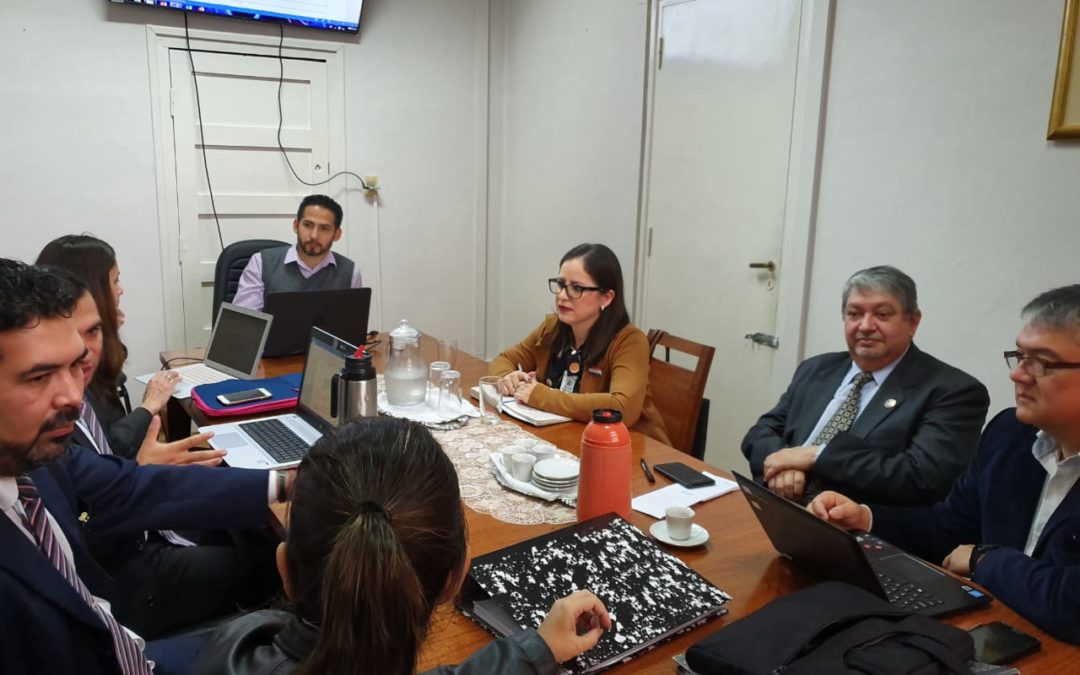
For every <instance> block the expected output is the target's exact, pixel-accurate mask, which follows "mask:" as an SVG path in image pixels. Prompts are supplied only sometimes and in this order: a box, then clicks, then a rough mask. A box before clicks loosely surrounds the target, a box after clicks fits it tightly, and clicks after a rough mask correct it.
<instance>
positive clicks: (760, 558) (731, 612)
mask: <svg viewBox="0 0 1080 675" xmlns="http://www.w3.org/2000/svg"><path fill="white" fill-rule="evenodd" d="M380 339H381V343H380V345H379V346H377V347H375V348H374V350H373V351H374V359H375V366H376V369H377V370H378V372H382V371H383V363H384V360H385V354H386V344H387V343H386V339H387V338H386V336H385V335H381V336H380ZM421 350H422V353H423V356H424V360H425V361H426V362H428V363H430V362H431V361H433V360H435V354H436V342H435V340H433V339H432V338H429V337H428V336H424V337H423V338H422V341H421ZM185 355H194V354H192V353H186V352H163V353H162V354H161V358H162V362H163V363H165V362H166V360H167V359H175V358H178V357H182V356H185ZM177 365H180V364H179V363H178V364H177ZM302 365H303V357H301V356H296V357H286V358H279V359H264V361H263V364H262V367H261V372H260V373H259V374H258V375H257V376H258V377H273V376H276V375H284V374H287V373H294V372H298V371H300V370H301V368H302ZM457 368H458V370H459V371H461V376H462V389H463V390H464V391H467V387H470V386H473V385H475V384H476V382H477V381H478V380H479V378H480V377H481V376H482V375H485V374H486V372H487V364H486V363H485V362H483V361H482V360H480V359H477V358H475V357H473V356H470V355H468V354H465V353H463V352H459V354H458V358H457ZM197 412H198V411H195V410H193V409H192V407H191V406H190V401H184V402H182V403H181V402H177V401H176V400H175V399H172V400H171V401H170V404H169V407H168V409H167V412H166V415H167V416H168V420H167V422H168V423H167V429H168V430H169V432H170V434H172V436H171V437H175V434H178V433H184V434H186V433H187V432H188V431H187V430H188V429H189V425H190V421H191V420H192V419H194V421H195V422H196V423H197V424H206V423H208V420H207V419H206V418H205V417H202V416H201V415H199V414H197ZM193 413H195V414H193ZM505 419H506V420H507V421H510V422H514V423H517V422H516V420H514V419H512V418H510V417H505ZM522 426H523V428H525V429H526V430H527V431H529V432H531V433H533V434H535V435H536V436H538V437H540V438H543V439H545V440H548V441H550V442H552V443H554V444H555V445H556V446H558V447H560V448H563V449H565V450H569V451H570V452H573V453H575V454H576V453H577V451H578V447H579V445H580V441H581V432H582V429H583V428H584V425H583V424H581V423H576V422H574V423H567V424H558V425H554V426H549V427H543V428H535V427H530V426H526V425H522ZM631 436H632V439H633V454H634V459H633V461H634V466H635V470H634V472H633V474H632V475H633V477H634V479H633V480H634V483H633V492H634V494H635V495H638V494H642V493H645V492H648V491H650V490H652V489H655V488H657V487H663V486H664V485H666V484H668V481H667V479H665V478H664V477H663V476H657V484H656V485H652V484H650V483H649V482H648V481H647V480H646V479H645V476H644V474H643V472H641V471H640V470H637V468H636V467H637V464H638V460H640V459H645V461H647V462H648V463H649V465H650V466H652V465H653V464H657V463H660V462H671V461H680V462H685V463H686V464H689V465H691V466H693V467H694V468H696V469H699V470H700V469H708V470H710V471H714V472H715V471H716V469H715V468H713V467H710V466H709V465H707V464H705V463H704V462H700V461H698V460H696V459H694V458H693V457H690V456H688V455H685V454H683V453H681V452H679V451H678V450H675V449H674V448H672V447H670V446H668V445H665V444H664V443H660V442H658V441H654V440H652V439H651V438H647V437H645V436H643V435H641V434H639V433H632V434H631ZM694 510H695V512H696V513H697V517H696V520H695V522H698V523H700V524H701V525H702V526H703V527H705V528H706V529H707V530H708V531H709V541H708V542H706V544H705V545H704V546H701V547H698V548H692V549H681V548H670V549H669V550H670V551H671V552H672V553H673V554H674V555H676V556H678V557H679V558H680V559H682V560H683V561H684V562H686V563H687V564H688V565H690V566H691V567H693V568H694V569H695V570H697V571H698V572H699V573H700V574H702V575H703V576H704V577H705V578H707V579H708V580H709V581H711V582H712V583H714V584H716V585H717V586H719V587H720V588H722V589H723V590H725V591H727V592H728V593H730V594H731V596H732V598H733V599H732V601H731V602H730V603H728V605H727V608H728V614H727V615H725V616H724V617H721V618H720V619H717V620H715V621H712V622H710V623H708V624H706V625H705V626H702V627H699V628H696V629H694V630H692V631H690V632H688V633H686V634H684V635H681V636H679V637H678V638H676V639H674V640H672V641H670V642H668V643H665V644H663V645H661V646H660V647H658V648H657V649H654V650H653V651H650V652H648V653H646V654H644V655H641V656H639V657H637V658H635V659H633V660H631V661H630V662H628V663H624V664H621V665H619V666H617V667H615V668H612V669H611V670H610V671H608V672H611V673H674V672H675V670H676V668H675V664H674V662H673V661H672V660H671V657H672V656H674V655H676V654H680V653H682V652H685V651H686V650H687V649H689V647H690V646H691V645H692V644H694V643H695V642H697V641H698V640H700V639H702V638H703V637H705V636H706V635H708V634H710V633H712V632H713V631H715V630H717V629H719V628H722V627H723V626H725V625H727V624H729V623H731V622H733V621H735V620H736V619H738V618H740V617H743V616H746V615H747V614H749V613H750V612H753V611H754V610H756V609H758V608H760V607H761V606H763V605H765V604H767V603H768V602H770V601H771V600H774V599H775V598H777V597H779V596H782V595H785V594H787V593H790V592H792V591H794V590H797V589H799V588H802V587H803V586H805V585H807V584H808V583H810V582H811V580H809V579H807V578H806V577H804V576H803V575H801V574H800V573H798V572H797V571H796V570H795V569H794V567H793V566H792V565H791V564H790V563H789V562H788V561H787V560H785V559H783V558H781V557H780V556H779V555H778V554H777V553H776V551H775V550H774V549H773V547H772V545H771V544H770V543H769V540H768V538H766V536H765V533H764V532H763V531H762V529H761V526H760V525H759V524H758V521H757V519H756V518H755V517H754V515H753V514H752V513H751V511H750V507H749V505H748V504H747V503H746V500H745V499H744V498H743V497H742V495H740V494H738V492H731V493H729V494H726V495H724V496H722V497H719V498H717V499H714V500H712V501H710V502H706V503H704V504H698V505H696V506H695V507H694ZM274 513H275V516H276V518H277V519H278V521H279V522H284V520H285V516H286V513H285V510H284V509H283V508H275V509H274ZM465 513H466V520H467V523H468V531H469V545H470V548H471V553H472V555H474V556H479V555H483V554H485V553H489V552H491V551H494V550H497V549H499V548H502V547H504V546H509V545H511V544H515V543H518V542H520V541H524V540H526V539H530V538H532V537H536V536H539V535H542V534H545V533H547V532H550V531H552V530H555V529H558V528H559V527H561V526H559V525H513V524H510V523H504V522H501V521H499V520H496V519H495V518H493V517H491V516H489V515H485V514H481V513H477V512H475V511H473V510H472V509H469V508H466V509H465ZM653 522H655V521H654V520H653V519H652V518H650V517H649V516H646V515H645V514H643V513H638V512H636V511H635V512H634V514H633V523H634V524H635V525H636V526H637V527H639V528H641V529H642V530H643V531H645V532H648V529H649V526H650V525H651V524H652V523H653ZM999 620H1000V621H1004V622H1006V623H1008V624H1010V625H1012V626H1015V627H1017V628H1019V629H1020V630H1023V631H1025V632H1027V633H1030V634H1032V635H1035V636H1036V637H1038V638H1039V639H1040V640H1041V641H1042V650H1041V651H1039V652H1037V653H1035V654H1033V655H1031V656H1028V657H1025V658H1023V659H1021V660H1020V661H1018V662H1016V663H1015V664H1014V665H1015V666H1016V667H1018V668H1019V669H1020V670H1021V672H1023V673H1024V675H1031V674H1040V675H1041V674H1044V673H1045V674H1047V675H1050V674H1059V673H1060V674H1061V675H1065V674H1066V673H1075V672H1078V671H1080V649H1077V648H1076V647H1072V646H1070V645H1067V644H1065V643H1062V642H1060V641H1058V640H1055V639H1054V638H1052V637H1050V636H1049V635H1047V634H1046V633H1045V632H1043V631H1041V630H1039V629H1038V628H1036V627H1035V626H1034V625H1033V624H1032V623H1030V622H1029V621H1027V620H1025V619H1023V618H1022V617H1020V616H1019V615H1017V614H1016V613H1015V612H1013V611H1012V610H1010V609H1009V608H1007V607H1005V606H1004V605H1002V604H1001V603H1000V602H997V601H994V602H993V603H991V604H990V605H989V606H988V607H985V608H982V609H978V610H974V611H970V612H964V613H961V614H958V615H955V616H952V617H949V618H947V621H948V622H949V623H952V624H954V625H956V626H959V627H961V628H965V629H966V628H971V627H972V626H975V625H977V624H980V623H987V622H990V621H999ZM1077 620H1080V611H1078V614H1077ZM491 639H492V638H491V636H490V635H489V634H488V633H487V632H485V631H484V630H482V629H481V628H480V627H478V626H477V625H476V624H475V623H473V622H472V621H471V620H469V619H467V618H466V617H465V616H464V615H462V614H461V613H460V612H458V611H457V610H455V609H454V608H453V607H452V606H450V605H444V606H442V607H441V608H440V609H439V610H438V611H437V612H436V614H435V616H434V617H433V619H432V622H431V628H430V631H429V634H428V637H427V640H426V642H425V643H424V646H423V649H422V652H421V655H420V662H419V666H420V668H419V670H420V671H422V670H424V669H427V668H431V667H434V666H436V665H440V664H446V663H458V662H460V661H462V660H464V659H465V658H466V657H468V656H469V654H472V653H473V652H475V651H476V650H478V649H480V648H481V647H483V646H484V645H485V644H487V643H488V642H490V641H491Z"/></svg>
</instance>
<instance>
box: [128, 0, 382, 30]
mask: <svg viewBox="0 0 1080 675" xmlns="http://www.w3.org/2000/svg"><path fill="white" fill-rule="evenodd" d="M109 2H114V3H116V4H120V5H149V6H153V7H164V8H166V9H179V10H181V11H184V12H194V13H196V14H209V15H211V16H227V17H236V18H240V19H251V20H253V21H269V22H271V23H284V24H288V25H290V26H304V27H307V28H320V29H322V30H336V31H344V32H346V33H356V32H359V31H360V8H361V6H362V5H363V3H364V0H220V1H219V2H177V1H176V0H109Z"/></svg>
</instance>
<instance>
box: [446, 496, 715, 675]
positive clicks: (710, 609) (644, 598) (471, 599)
mask: <svg viewBox="0 0 1080 675" xmlns="http://www.w3.org/2000/svg"><path fill="white" fill-rule="evenodd" d="M581 589H587V590H590V591H592V592H593V593H595V594H596V595H597V596H598V597H599V598H600V600H601V601H602V602H603V603H604V606H605V607H607V609H608V612H609V614H610V615H611V620H612V624H613V626H612V629H611V630H608V631H605V632H604V635H603V637H601V638H600V642H599V643H598V644H597V645H596V646H595V647H593V648H592V649H590V650H589V651H587V652H585V653H584V654H582V655H580V656H579V657H577V658H576V659H573V660H572V661H567V662H566V663H564V664H563V667H564V668H565V669H567V670H568V671H569V672H571V673H575V674H577V673H595V672H599V671H601V670H604V669H607V668H610V667H612V666H614V665H616V664H618V663H621V662H622V661H625V660H626V659H628V658H631V657H633V656H634V655H636V654H639V653H641V652H643V651H647V650H649V649H650V648H652V647H653V646H654V645H656V644H659V643H660V642H663V641H665V640H667V639H669V638H671V637H673V636H675V635H677V634H678V633H681V632H682V631H685V630H688V629H690V628H693V627H695V626H698V625H700V624H702V623H705V622H706V621H708V620H710V619H713V618H715V617H718V616H720V615H722V614H724V613H725V612H727V609H726V608H725V607H724V605H725V604H726V603H727V601H728V600H730V599H731V596H729V595H728V594H727V593H725V592H724V591H722V590H720V589H719V588H717V587H716V586H714V585H713V584H712V583H710V582H709V581H708V580H707V579H705V578H704V577H702V576H701V575H700V574H698V573H697V572H695V571H694V570H693V569H691V568H690V567H689V566H687V565H686V563H684V562H682V561H681V560H679V559H678V558H676V557H675V556H673V555H671V554H670V553H668V552H666V551H664V550H663V549H661V548H660V547H659V546H657V545H656V544H655V543H654V542H653V541H652V540H651V539H649V537H647V536H646V535H645V533H643V532H642V531H641V530H639V529H637V528H636V527H634V526H633V525H631V524H630V523H628V522H626V521H625V520H623V519H622V518H620V517H619V516H617V515H615V514H614V513H609V514H607V515H605V516H600V517H598V518H593V519H591V520H587V521H585V522H583V523H578V524H576V525H571V526H569V527H565V528H563V529H561V530H556V531H555V532H552V533H550V534H546V535H543V536H540V537H536V538H534V539H530V540H528V541H524V542H522V543H520V544H515V545H514V546H509V547H507V548H504V549H500V550H498V551H494V552H492V553H489V554H487V555H484V556H480V557H478V558H474V559H473V561H472V566H471V567H470V568H469V575H468V577H467V579H466V583H465V586H464V588H463V589H462V596H461V599H460V600H459V602H458V608H459V609H461V610H462V611H463V612H464V613H465V614H466V616H468V617H469V618H471V619H472V620H473V621H476V622H477V623H478V624H480V625H481V626H482V627H484V628H485V629H487V630H488V631H490V632H491V633H493V634H494V635H496V636H497V637H505V636H507V635H513V634H514V633H517V632H520V631H522V630H525V629H528V628H536V627H538V626H539V625H540V623H541V622H542V621H543V620H544V617H545V616H547V613H548V610H549V609H550V608H551V605H552V604H554V602H555V601H556V600H558V599H559V598H561V597H564V596H566V595H569V594H570V593H572V592H574V591H576V590H581Z"/></svg>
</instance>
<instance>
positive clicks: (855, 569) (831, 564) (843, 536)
mask: <svg viewBox="0 0 1080 675" xmlns="http://www.w3.org/2000/svg"><path fill="white" fill-rule="evenodd" d="M732 473H734V475H735V480H736V481H738V483H739V487H740V488H741V489H742V493H743V495H744V496H745V497H746V501H748V502H750V509H751V510H752V511H753V512H754V515H755V516H757V519H758V521H760V522H761V526H762V527H763V528H764V529H765V534H767V535H768V536H769V539H770V540H771V541H772V545H773V547H774V548H775V549H776V550H777V551H778V552H779V553H780V554H782V555H784V556H786V557H788V558H790V559H791V560H792V561H793V562H794V563H795V564H796V565H798V566H799V567H800V568H802V569H804V570H805V571H807V572H809V573H810V574H811V575H813V576H814V577H817V578H819V579H823V580H829V581H844V582H847V583H849V584H852V585H854V586H858V587H860V588H863V589H865V590H867V591H869V592H871V593H873V594H874V595H877V596H878V597H880V598H884V599H886V600H888V601H889V602H890V603H892V604H893V605H894V606H897V607H901V608H903V609H909V610H911V611H914V612H919V613H920V614H928V615H930V616H938V615H941V614H949V613H951V612H956V611H959V610H962V609H969V608H972V607H980V606H982V605H986V604H988V603H989V602H990V596H988V595H986V594H985V593H983V592H982V591H980V590H979V589H977V588H975V587H973V586H970V585H968V584H965V583H963V582H962V581H959V580H957V579H956V578H954V577H951V576H949V575H948V574H945V573H944V572H942V571H941V570H939V569H938V568H936V567H934V566H932V565H929V564H928V563H926V562H925V561H923V560H920V559H919V558H916V557H915V556H913V555H910V554H908V553H905V552H904V551H902V550H900V549H899V548H897V547H895V546H893V545H892V544H889V543H887V542H885V541H884V540H882V539H880V538H879V537H875V536H874V535H872V534H867V533H849V532H847V531H846V530H842V529H840V528H839V527H837V526H835V525H833V524H832V523H829V522H826V521H824V520H822V519H820V518H818V517H817V516H815V515H814V514H813V513H811V512H810V511H808V510H806V509H805V508H803V507H801V506H799V505H798V504H795V503H794V502H790V501H788V500H787V499H784V498H783V497H780V496H779V495H776V494H773V493H772V492H770V491H769V490H768V488H765V487H763V486H761V485H758V484H757V483H755V482H754V481H752V480H750V479H749V478H746V477H745V476H741V475H739V474H738V473H735V472H732Z"/></svg>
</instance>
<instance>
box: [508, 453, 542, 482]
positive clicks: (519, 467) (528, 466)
mask: <svg viewBox="0 0 1080 675" xmlns="http://www.w3.org/2000/svg"><path fill="white" fill-rule="evenodd" d="M533 464H536V455H534V454H532V453H528V452H519V453H517V454H516V455H513V456H512V457H511V458H510V473H512V474H514V478H517V479H518V480H520V481H523V482H525V483H527V482H529V481H530V480H532V470H533Z"/></svg>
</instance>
